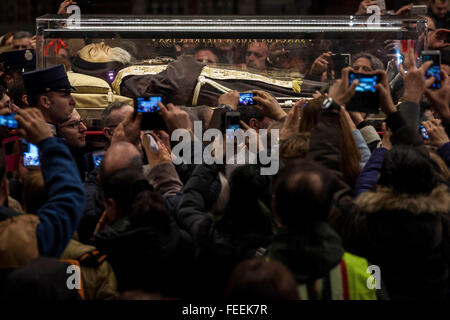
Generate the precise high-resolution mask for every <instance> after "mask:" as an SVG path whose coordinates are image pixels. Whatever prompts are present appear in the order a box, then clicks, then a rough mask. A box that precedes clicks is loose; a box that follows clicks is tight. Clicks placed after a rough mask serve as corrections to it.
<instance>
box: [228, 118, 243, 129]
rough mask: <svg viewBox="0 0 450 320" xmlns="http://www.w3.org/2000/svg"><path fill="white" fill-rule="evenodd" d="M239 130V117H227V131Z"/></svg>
mask: <svg viewBox="0 0 450 320" xmlns="http://www.w3.org/2000/svg"><path fill="white" fill-rule="evenodd" d="M239 128H240V117H239V116H230V117H228V126H227V129H228V130H237V129H239Z"/></svg>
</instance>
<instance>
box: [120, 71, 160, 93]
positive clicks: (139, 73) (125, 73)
mask: <svg viewBox="0 0 450 320" xmlns="http://www.w3.org/2000/svg"><path fill="white" fill-rule="evenodd" d="M166 69H167V64H164V65H156V66H147V65H141V66H131V67H127V68H124V69H122V70H120V71H119V72H118V73H117V76H116V78H115V79H114V81H113V83H112V84H111V87H112V88H113V90H114V92H116V93H117V94H119V95H120V85H121V84H122V80H123V79H124V78H125V77H128V76H143V75H148V74H158V73H160V72H162V71H164V70H166Z"/></svg>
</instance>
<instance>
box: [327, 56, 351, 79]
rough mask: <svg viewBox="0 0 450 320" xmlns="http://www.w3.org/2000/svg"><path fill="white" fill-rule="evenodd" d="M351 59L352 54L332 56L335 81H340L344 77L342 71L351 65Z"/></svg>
mask: <svg viewBox="0 0 450 320" xmlns="http://www.w3.org/2000/svg"><path fill="white" fill-rule="evenodd" d="M351 59H352V55H351V54H350V53H335V54H332V55H331V61H332V62H333V64H332V65H333V70H334V78H335V79H340V78H341V77H342V75H341V72H342V69H344V68H347V67H348V66H349V65H350V61H351Z"/></svg>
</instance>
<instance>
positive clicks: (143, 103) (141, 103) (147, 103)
mask: <svg viewBox="0 0 450 320" xmlns="http://www.w3.org/2000/svg"><path fill="white" fill-rule="evenodd" d="M158 102H162V97H148V98H137V99H136V103H137V111H138V112H144V113H145V112H158V111H159V107H158Z"/></svg>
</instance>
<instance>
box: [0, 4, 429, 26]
mask: <svg viewBox="0 0 450 320" xmlns="http://www.w3.org/2000/svg"><path fill="white" fill-rule="evenodd" d="M61 2H62V1H60V0H1V4H0V8H1V9H0V33H5V32H7V31H14V30H28V31H32V32H34V30H35V21H34V19H35V18H36V17H39V16H41V15H44V14H46V13H56V12H57V10H58V7H59V4H60V3H61ZM77 2H78V5H79V6H80V8H81V14H164V15H172V14H174V15H185V14H188V15H196V14H203V15H205V14H206V15H230V14H242V15H301V14H303V15H306V14H317V15H322V14H353V13H355V12H356V10H357V9H358V5H359V3H360V1H358V0H128V1H124V0H78V1H77ZM411 2H412V1H408V0H386V4H387V8H388V10H390V9H394V10H395V9H398V8H400V7H401V6H402V5H405V4H408V3H411ZM423 2H426V1H415V3H416V4H418V3H423Z"/></svg>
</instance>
